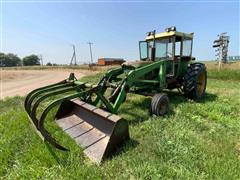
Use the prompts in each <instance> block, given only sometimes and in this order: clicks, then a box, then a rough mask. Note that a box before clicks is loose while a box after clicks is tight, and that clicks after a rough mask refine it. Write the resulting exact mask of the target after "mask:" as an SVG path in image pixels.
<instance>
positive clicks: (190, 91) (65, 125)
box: [25, 27, 207, 163]
mask: <svg viewBox="0 0 240 180" xmlns="http://www.w3.org/2000/svg"><path fill="white" fill-rule="evenodd" d="M192 44H193V33H190V34H188V33H182V32H178V31H176V28H175V27H170V28H167V29H166V31H165V32H162V33H159V34H156V33H155V31H152V32H149V33H148V35H147V37H146V39H145V41H140V42H139V50H140V61H138V62H132V63H124V64H122V66H121V67H119V68H116V69H113V70H109V71H108V72H107V73H105V75H104V76H103V77H102V78H101V80H100V81H99V82H98V83H97V84H96V85H94V84H89V83H86V82H81V81H78V80H77V79H76V77H75V76H74V74H72V73H71V74H70V76H69V78H67V79H65V80H63V81H61V82H58V83H56V84H52V85H49V86H45V87H42V88H39V89H36V90H33V91H32V92H30V93H29V94H28V95H27V97H26V99H25V109H26V111H27V113H28V115H29V119H30V120H31V122H32V123H33V125H34V127H35V128H36V130H37V132H38V134H39V135H40V136H41V137H42V139H43V140H44V141H47V142H48V143H50V144H52V145H53V146H54V147H56V148H58V149H60V150H68V149H67V148H65V147H64V146H62V145H61V144H60V143H59V142H58V141H57V140H56V139H55V138H54V137H53V136H52V135H51V134H50V132H49V131H48V130H47V129H46V127H45V126H44V124H45V119H46V116H47V114H48V113H49V112H50V110H51V109H53V108H54V107H57V108H58V110H57V113H56V114H55V122H56V123H57V125H58V126H60V127H61V128H62V129H63V131H64V132H65V133H67V134H68V135H69V136H70V137H71V138H73V139H74V140H75V141H76V143H77V144H78V145H80V146H82V147H83V148H84V152H85V154H86V155H87V156H88V157H90V158H91V159H92V160H93V161H95V162H97V163H100V162H101V161H102V160H103V159H104V158H106V157H108V156H110V155H111V154H112V152H113V151H115V150H116V148H117V147H118V146H120V145H122V143H123V142H124V141H126V140H127V139H129V131H128V123H127V121H126V120H125V119H123V118H121V117H120V116H118V115H116V114H117V112H118V109H119V107H120V106H121V105H122V104H123V103H124V101H125V100H126V98H127V94H128V93H135V94H143V95H144V94H152V95H153V97H152V101H151V104H149V107H150V109H151V113H152V114H154V115H156V116H162V115H164V114H166V113H167V112H168V109H169V98H168V96H167V94H166V93H162V91H163V90H165V89H174V88H176V89H178V90H179V91H180V92H181V93H182V94H183V95H184V96H186V97H187V98H190V99H194V100H196V99H199V98H202V97H203V96H204V95H205V89H206V84H207V72H206V67H205V65H204V64H202V63H192V61H194V60H195V58H193V57H192ZM109 92H111V93H109ZM49 99H50V100H49ZM52 99H54V100H52ZM46 102H50V103H49V104H48V106H47V107H46V108H45V109H44V111H43V112H42V113H41V114H40V116H39V115H38V113H37V112H39V109H40V108H39V107H40V104H45V103H46Z"/></svg>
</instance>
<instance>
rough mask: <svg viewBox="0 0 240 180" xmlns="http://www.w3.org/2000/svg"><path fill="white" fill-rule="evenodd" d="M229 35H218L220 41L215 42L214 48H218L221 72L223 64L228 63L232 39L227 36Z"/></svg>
mask: <svg viewBox="0 0 240 180" xmlns="http://www.w3.org/2000/svg"><path fill="white" fill-rule="evenodd" d="M226 34H227V33H226V32H225V33H221V34H220V35H218V39H216V40H215V41H214V42H213V47H214V48H216V49H215V52H216V53H217V54H216V56H217V57H218V71H219V70H220V68H221V66H222V63H227V57H228V44H229V39H230V37H229V36H227V35H226Z"/></svg>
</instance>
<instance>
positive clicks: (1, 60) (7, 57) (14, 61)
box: [0, 53, 21, 67]
mask: <svg viewBox="0 0 240 180" xmlns="http://www.w3.org/2000/svg"><path fill="white" fill-rule="evenodd" d="M20 65H21V59H20V58H19V57H18V56H17V55H15V54H12V53H8V54H4V53H0V66H2V67H11V66H20Z"/></svg>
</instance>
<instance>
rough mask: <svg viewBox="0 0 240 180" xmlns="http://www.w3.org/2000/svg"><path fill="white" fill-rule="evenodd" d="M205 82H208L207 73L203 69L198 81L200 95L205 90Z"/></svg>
mask: <svg viewBox="0 0 240 180" xmlns="http://www.w3.org/2000/svg"><path fill="white" fill-rule="evenodd" d="M205 84H206V74H205V71H202V72H201V74H200V75H199V77H198V81H197V92H198V95H199V96H202V95H203V93H204V91H205Z"/></svg>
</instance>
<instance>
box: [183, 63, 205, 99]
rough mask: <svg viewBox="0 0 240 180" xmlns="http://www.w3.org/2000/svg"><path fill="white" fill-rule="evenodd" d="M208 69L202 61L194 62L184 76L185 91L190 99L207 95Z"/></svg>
mask: <svg viewBox="0 0 240 180" xmlns="http://www.w3.org/2000/svg"><path fill="white" fill-rule="evenodd" d="M206 85H207V70H206V67H205V65H204V64H202V63H193V64H191V65H190V66H189V67H188V70H187V73H186V74H185V76H184V77H183V92H184V94H185V96H186V97H188V98H190V99H194V100H195V99H200V98H202V97H203V96H204V95H205V91H206Z"/></svg>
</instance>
